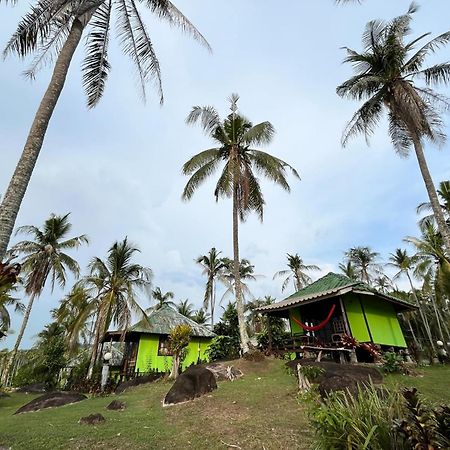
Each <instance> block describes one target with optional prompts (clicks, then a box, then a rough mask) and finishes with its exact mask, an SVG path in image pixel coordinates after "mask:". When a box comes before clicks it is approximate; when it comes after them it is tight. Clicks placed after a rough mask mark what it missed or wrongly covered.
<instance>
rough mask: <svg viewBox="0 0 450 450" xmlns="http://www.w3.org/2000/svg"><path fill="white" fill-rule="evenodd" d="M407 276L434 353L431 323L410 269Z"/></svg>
mask: <svg viewBox="0 0 450 450" xmlns="http://www.w3.org/2000/svg"><path fill="white" fill-rule="evenodd" d="M406 276H407V277H408V281H409V285H410V286H411V292H412V294H413V297H414V300H415V301H416V305H417V307H418V308H419V313H420V317H421V318H422V322H423V326H424V328H425V331H426V333H427V337H428V340H429V341H430V345H431V348H432V349H433V353H436V348H435V346H434V341H433V336H432V334H431V329H430V324H429V323H428V319H427V316H426V314H425V313H424V311H423V308H422V304H421V303H420V302H419V299H418V298H417V295H416V290H415V289H414V286H413V284H412V280H411V276H410V275H409V272H408V271H406Z"/></svg>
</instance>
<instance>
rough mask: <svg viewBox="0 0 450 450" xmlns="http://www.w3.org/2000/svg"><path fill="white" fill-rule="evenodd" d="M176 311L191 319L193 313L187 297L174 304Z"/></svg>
mask: <svg viewBox="0 0 450 450" xmlns="http://www.w3.org/2000/svg"><path fill="white" fill-rule="evenodd" d="M176 308H177V311H178V312H179V313H180V314H182V315H183V316H184V317H187V318H188V319H192V318H193V315H194V310H193V305H192V303H189V299H186V300H183V301H180V303H178V305H176Z"/></svg>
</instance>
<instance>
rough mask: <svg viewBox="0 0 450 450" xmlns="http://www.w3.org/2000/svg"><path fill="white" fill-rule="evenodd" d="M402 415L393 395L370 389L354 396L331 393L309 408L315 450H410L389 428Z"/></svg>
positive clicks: (399, 402)
mask: <svg viewBox="0 0 450 450" xmlns="http://www.w3.org/2000/svg"><path fill="white" fill-rule="evenodd" d="M402 414H403V404H402V396H401V394H400V393H399V392H396V391H393V392H391V391H388V390H387V389H384V388H377V387H375V386H373V385H370V386H368V387H367V388H360V389H359V391H358V394H357V395H356V396H352V395H350V394H349V393H348V392H335V393H333V394H331V395H330V396H329V397H328V398H327V400H326V401H325V402H324V403H319V404H315V406H314V407H313V408H312V411H311V418H312V424H313V427H314V428H315V432H316V446H315V449H316V450H330V449H334V450H353V449H354V450H360V449H362V450H363V449H370V450H403V449H405V450H406V449H410V448H411V447H408V446H407V445H405V443H404V439H403V438H402V437H401V436H400V435H399V434H398V433H396V432H395V430H394V428H393V426H392V425H393V423H394V420H395V419H398V418H400V417H402Z"/></svg>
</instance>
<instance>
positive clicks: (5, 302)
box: [0, 259, 25, 339]
mask: <svg viewBox="0 0 450 450" xmlns="http://www.w3.org/2000/svg"><path fill="white" fill-rule="evenodd" d="M20 270H21V266H20V264H11V259H9V260H8V261H5V262H4V263H1V262H0V339H1V338H2V337H3V336H5V335H6V332H7V331H8V330H9V328H10V326H11V317H10V315H9V311H8V309H7V308H6V307H7V306H14V307H15V311H21V312H23V311H24V309H25V306H24V305H23V303H21V302H20V301H19V300H18V299H16V298H14V297H13V296H12V293H13V292H14V291H15V290H16V289H17V286H16V283H17V281H18V276H19V273H20Z"/></svg>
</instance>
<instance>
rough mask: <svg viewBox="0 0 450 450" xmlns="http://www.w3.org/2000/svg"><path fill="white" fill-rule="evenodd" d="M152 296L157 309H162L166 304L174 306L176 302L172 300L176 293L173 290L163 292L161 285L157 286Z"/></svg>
mask: <svg viewBox="0 0 450 450" xmlns="http://www.w3.org/2000/svg"><path fill="white" fill-rule="evenodd" d="M152 297H153V299H154V300H155V301H156V305H155V307H154V308H155V309H160V308H162V307H163V306H164V305H168V306H174V305H175V304H174V303H173V302H172V301H171V300H172V299H173V298H174V297H175V294H174V293H173V292H171V291H168V292H162V291H161V288H160V287H156V288H155V289H153V290H152Z"/></svg>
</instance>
